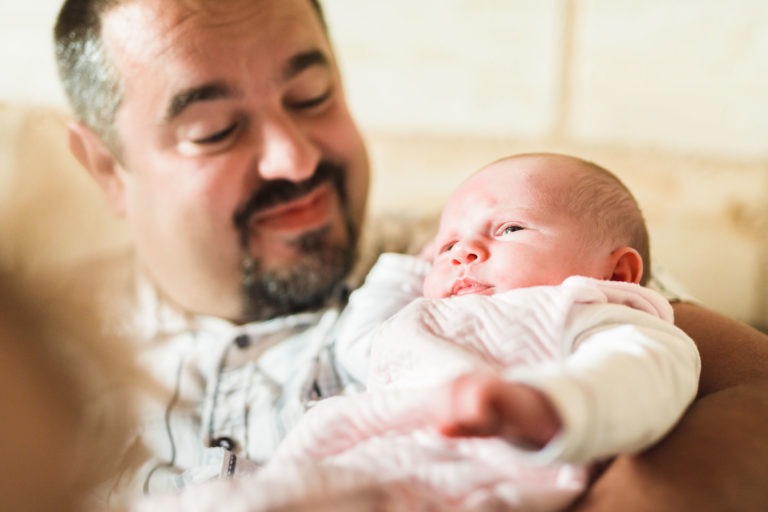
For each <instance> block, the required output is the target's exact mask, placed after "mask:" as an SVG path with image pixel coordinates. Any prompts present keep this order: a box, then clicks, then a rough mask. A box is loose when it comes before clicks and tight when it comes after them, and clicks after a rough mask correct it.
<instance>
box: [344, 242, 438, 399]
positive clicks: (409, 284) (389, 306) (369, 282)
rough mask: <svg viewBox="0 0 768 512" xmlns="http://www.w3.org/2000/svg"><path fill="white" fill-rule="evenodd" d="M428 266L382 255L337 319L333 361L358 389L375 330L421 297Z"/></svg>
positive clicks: (417, 260)
mask: <svg viewBox="0 0 768 512" xmlns="http://www.w3.org/2000/svg"><path fill="white" fill-rule="evenodd" d="M428 271H429V263H427V262H426V261H424V260H422V259H420V258H417V257H415V256H410V255H406V254H397V253H384V254H382V255H381V256H380V257H379V259H378V260H377V262H376V264H375V265H374V266H373V268H372V269H371V271H370V272H369V273H368V275H367V277H366V278H365V282H364V283H363V285H362V286H361V287H360V288H358V289H357V290H355V291H354V292H352V294H351V295H350V298H349V303H348V304H347V307H346V308H345V309H344V311H343V313H342V314H341V317H340V319H339V330H338V333H337V337H336V344H335V348H334V350H335V357H336V360H337V362H338V365H339V367H340V371H343V372H345V373H346V374H347V376H348V377H350V378H351V379H352V380H353V381H356V382H357V383H358V384H359V385H360V386H364V385H365V382H366V379H367V373H368V358H369V354H370V350H371V342H372V340H373V337H374V334H375V333H376V330H377V329H378V327H379V326H380V325H381V324H382V323H384V321H385V320H387V319H388V318H389V317H391V316H392V315H393V314H395V313H396V312H398V311H399V310H400V309H402V308H403V307H405V306H406V305H407V304H408V303H410V302H411V301H412V300H413V299H415V298H418V297H420V296H421V294H422V286H423V283H424V277H425V276H426V274H427V272H428Z"/></svg>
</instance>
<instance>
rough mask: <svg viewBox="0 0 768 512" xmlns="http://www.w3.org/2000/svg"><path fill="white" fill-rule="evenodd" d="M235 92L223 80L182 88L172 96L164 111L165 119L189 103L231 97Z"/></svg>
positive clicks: (176, 113) (171, 117)
mask: <svg viewBox="0 0 768 512" xmlns="http://www.w3.org/2000/svg"><path fill="white" fill-rule="evenodd" d="M234 96H236V93H235V91H234V90H232V88H231V87H230V86H228V85H227V84H225V83H224V82H211V83H208V84H203V85H199V86H195V87H190V88H189V89H186V90H183V91H181V92H179V93H177V94H175V95H174V96H173V98H172V99H171V103H170V105H169V106H168V110H167V111H166V113H165V119H166V121H171V120H173V119H174V118H176V117H177V116H178V115H179V114H181V113H182V112H183V111H184V109H186V108H187V107H188V106H189V105H191V104H193V103H196V102H198V101H210V100H218V99H221V98H232V97H234Z"/></svg>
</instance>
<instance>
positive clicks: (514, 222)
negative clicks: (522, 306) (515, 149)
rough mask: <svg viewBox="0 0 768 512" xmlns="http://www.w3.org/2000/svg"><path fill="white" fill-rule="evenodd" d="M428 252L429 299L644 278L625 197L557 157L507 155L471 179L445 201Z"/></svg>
mask: <svg viewBox="0 0 768 512" xmlns="http://www.w3.org/2000/svg"><path fill="white" fill-rule="evenodd" d="M431 251H432V252H431V254H429V256H430V257H431V260H432V263H433V265H432V269H431V271H430V273H429V275H428V276H427V278H426V280H425V283H424V295H425V296H427V297H431V298H439V297H449V296H453V295H463V294H469V293H478V294H485V295H490V294H493V293H500V292H504V291H507V290H511V289H515V288H522V287H527V286H538V285H555V284H560V283H562V282H563V280H564V279H566V278H567V277H569V276H573V275H581V276H587V277H593V278H596V279H605V280H613V281H626V282H633V283H645V282H646V280H647V277H648V272H645V276H643V274H644V272H643V268H644V267H645V268H647V263H648V261H649V244H648V231H647V229H646V226H645V222H644V220H643V215H642V213H641V211H640V208H639V207H638V205H637V202H636V201H635V199H634V197H632V194H631V193H630V192H629V190H628V189H627V188H626V187H625V186H624V185H623V184H622V183H621V181H619V179H618V178H616V176H614V175H613V174H612V173H610V172H609V171H607V170H605V169H603V168H602V167H599V166H597V165H595V164H593V163H590V162H586V161H584V160H580V159H578V158H575V157H570V156H566V155H558V154H523V155H515V156H511V157H507V158H503V159H501V160H498V161H496V162H494V163H492V164H490V165H488V166H486V167H484V168H482V169H481V170H480V171H478V172H477V173H475V174H474V175H472V176H471V177H470V178H469V179H468V180H466V181H465V182H464V183H463V184H462V185H461V186H460V187H459V188H458V189H457V190H456V191H455V192H454V193H453V195H452V196H451V197H450V198H449V200H448V202H447V204H446V206H445V209H444V210H443V214H442V216H441V219H440V228H439V230H438V234H437V236H436V238H435V240H434V242H433V243H432V249H431Z"/></svg>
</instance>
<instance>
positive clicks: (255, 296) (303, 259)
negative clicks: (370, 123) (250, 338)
mask: <svg viewBox="0 0 768 512" xmlns="http://www.w3.org/2000/svg"><path fill="white" fill-rule="evenodd" d="M328 182H330V183H331V184H332V185H333V186H334V188H335V189H336V192H337V194H338V197H339V201H340V202H341V209H342V213H343V215H344V223H345V227H346V230H347V240H346V242H343V243H342V242H339V243H332V242H330V241H329V240H328V236H329V235H328V231H329V229H328V228H321V229H318V230H315V231H312V232H309V233H305V234H304V235H302V236H301V237H299V238H298V239H297V240H296V241H295V247H296V250H297V252H298V253H299V254H300V256H299V259H298V261H297V262H296V263H295V264H294V265H293V266H292V267H290V268H284V269H279V270H270V271H265V270H263V269H262V267H261V262H260V260H259V259H258V258H252V257H251V256H250V255H249V251H248V241H249V233H250V222H249V221H250V219H251V218H252V217H253V215H254V214H255V213H258V212H259V211H262V210H264V209H266V208H270V207H272V206H275V205H277V204H280V203H284V202H288V201H292V200H294V199H297V198H299V197H302V196H304V195H306V194H307V193H309V192H310V191H312V190H313V189H315V188H316V187H317V186H319V185H321V184H323V183H328ZM233 220H234V223H235V226H236V227H237V229H238V232H239V234H240V245H241V248H242V251H243V254H244V256H243V281H242V287H241V291H242V297H243V317H244V318H243V320H244V321H257V320H266V319H269V318H274V317H276V316H281V315H286V314H291V313H297V312H301V311H310V310H313V309H318V308H320V307H322V306H323V305H324V304H325V303H326V302H327V301H328V299H329V298H330V297H331V296H332V295H333V294H334V291H335V290H337V288H338V285H339V284H340V283H341V281H342V280H343V278H344V276H346V275H347V273H348V272H349V271H350V269H351V268H352V264H353V263H354V260H355V247H356V245H357V244H356V241H357V230H356V228H355V226H356V224H355V222H354V219H353V218H352V214H351V212H350V210H349V203H348V201H347V196H346V193H345V190H344V169H343V168H342V167H340V166H338V165H335V164H332V163H329V162H321V163H320V164H319V165H318V168H317V170H316V171H315V173H314V174H313V175H312V177H311V178H310V179H308V180H306V181H304V182H301V183H294V182H292V181H288V180H274V181H270V182H266V183H264V184H263V185H262V187H261V188H260V189H259V191H258V192H257V193H255V194H254V195H253V196H252V197H251V198H250V199H249V200H248V202H246V204H245V206H243V208H242V209H241V210H240V211H238V212H237V213H236V214H235V217H234V219H233Z"/></svg>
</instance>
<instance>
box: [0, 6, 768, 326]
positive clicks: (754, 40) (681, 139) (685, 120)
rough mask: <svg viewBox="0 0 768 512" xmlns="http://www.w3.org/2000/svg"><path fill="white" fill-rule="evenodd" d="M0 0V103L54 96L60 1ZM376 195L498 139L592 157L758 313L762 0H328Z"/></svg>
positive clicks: (763, 238)
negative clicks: (53, 29) (53, 44)
mask: <svg viewBox="0 0 768 512" xmlns="http://www.w3.org/2000/svg"><path fill="white" fill-rule="evenodd" d="M12 3H14V4H15V3H16V2H4V3H3V5H2V6H0V59H2V60H0V66H1V67H0V69H2V70H3V71H2V73H0V100H6V101H7V100H13V101H33V102H44V103H51V104H54V105H61V104H62V99H61V98H62V96H61V92H60V90H59V87H58V85H57V83H56V79H55V73H54V71H53V64H52V58H51V49H50V44H49V42H48V37H49V33H50V26H51V23H52V21H53V17H54V15H55V12H56V10H57V8H58V5H59V0H27V1H26V2H24V3H20V5H13V6H12V5H10V4H12ZM324 5H325V8H326V11H327V16H328V20H329V24H330V25H331V29H332V32H333V36H334V41H335V44H336V47H337V50H338V53H339V58H340V61H341V64H342V67H343V71H344V74H345V78H346V83H347V91H348V93H349V97H350V102H351V104H352V107H353V109H354V111H355V112H356V114H357V117H358V119H359V121H360V124H361V127H362V128H363V129H364V131H365V132H366V134H367V137H368V139H369V144H370V147H371V152H372V156H373V161H374V171H375V180H374V191H373V196H372V203H373V206H374V208H376V209H397V208H399V206H400V205H402V204H404V203H405V202H409V203H410V202H413V201H415V200H418V201H422V202H424V203H425V204H426V205H427V206H429V207H432V208H436V207H437V206H439V204H440V203H441V202H442V200H443V198H444V197H445V195H446V194H447V193H448V192H449V191H450V190H451V189H452V188H453V187H454V186H455V185H456V184H457V183H458V182H459V181H460V180H461V179H462V178H463V177H464V176H466V175H467V174H468V173H469V172H470V171H472V170H473V169H475V168H477V167H478V166H480V165H482V164H484V163H486V162H487V161H489V160H492V159H495V158H497V157H499V156H501V155H503V154H506V153H511V152H517V151H530V150H540V149H548V150H560V151H569V152H573V153H577V154H579V155H582V156H585V157H588V158H592V159H595V160H596V161H597V162H598V163H601V164H603V165H605V166H607V167H609V168H611V169H613V170H614V171H615V172H616V173H617V174H619V175H620V176H621V177H622V178H623V179H624V180H625V181H626V182H627V183H628V184H629V185H630V187H631V188H633V190H635V192H636V195H637V196H638V199H639V200H640V202H641V204H642V206H643V208H644V210H645V212H646V216H647V218H648V222H649V225H650V227H651V233H652V238H653V242H654V250H655V255H656V257H657V258H658V260H659V261H661V262H662V263H663V264H664V265H665V266H666V267H668V268H669V269H671V270H672V272H673V273H674V274H675V275H676V276H677V277H678V279H679V280H680V281H681V282H682V283H683V284H684V285H685V286H687V287H688V288H689V289H690V290H691V291H692V292H693V293H694V294H695V295H697V296H698V297H700V298H701V299H702V300H703V301H704V302H705V303H706V304H708V305H710V306H711V307H713V308H715V309H717V310H720V311H722V312H724V313H727V314H729V315H732V316H735V317H737V318H739V319H742V320H747V321H750V322H753V323H756V324H758V323H759V324H764V325H765V324H768V236H767V235H768V92H766V91H768V2H765V1H764V0H730V1H728V2H725V1H722V0H672V1H670V0H387V1H379V0H324Z"/></svg>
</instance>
